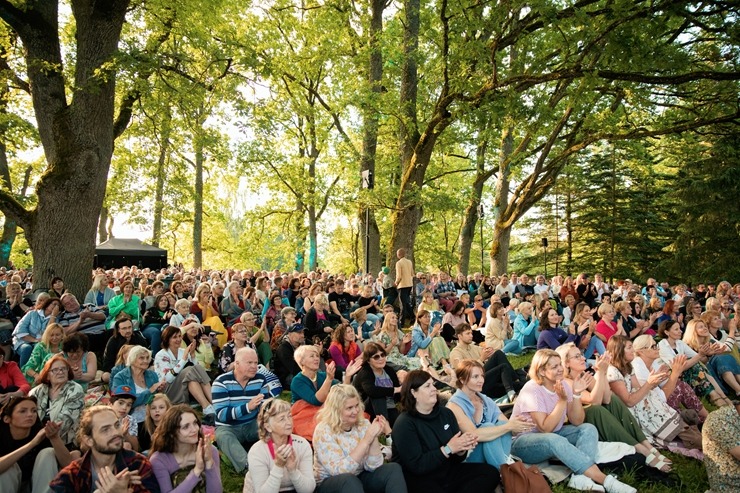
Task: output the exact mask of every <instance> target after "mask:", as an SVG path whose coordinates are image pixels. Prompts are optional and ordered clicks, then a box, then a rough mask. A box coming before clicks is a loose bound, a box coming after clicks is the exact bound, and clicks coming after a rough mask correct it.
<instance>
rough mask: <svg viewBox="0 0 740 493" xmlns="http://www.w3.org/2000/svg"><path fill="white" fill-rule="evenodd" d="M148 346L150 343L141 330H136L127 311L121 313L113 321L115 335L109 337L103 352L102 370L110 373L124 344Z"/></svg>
mask: <svg viewBox="0 0 740 493" xmlns="http://www.w3.org/2000/svg"><path fill="white" fill-rule="evenodd" d="M126 344H128V345H133V346H143V347H148V346H149V343H148V341H147V340H146V338H145V337H144V336H142V335H141V332H134V324H133V322H131V319H130V318H129V316H128V315H126V314H125V313H124V314H122V315H119V316H118V318H117V319H116V321H115V322H114V323H113V335H112V336H111V338H110V339H108V344H106V346H105V352H104V353H103V364H102V366H101V370H103V372H107V373H110V371H111V369H112V368H113V367H114V366H116V358H117V357H118V351H120V350H121V347H122V346H124V345H126Z"/></svg>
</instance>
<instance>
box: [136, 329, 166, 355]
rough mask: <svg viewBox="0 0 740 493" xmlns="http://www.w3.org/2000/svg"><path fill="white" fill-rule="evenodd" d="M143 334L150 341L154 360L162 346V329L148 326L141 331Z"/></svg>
mask: <svg viewBox="0 0 740 493" xmlns="http://www.w3.org/2000/svg"><path fill="white" fill-rule="evenodd" d="M141 334H142V335H143V336H144V337H145V338H146V340H147V341H149V347H150V348H151V349H152V359H154V357H155V356H156V355H157V353H158V352H159V350H160V349H162V348H161V345H162V327H161V326H159V325H147V326H146V327H144V328H143V329H141Z"/></svg>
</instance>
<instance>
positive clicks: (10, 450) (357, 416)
mask: <svg viewBox="0 0 740 493" xmlns="http://www.w3.org/2000/svg"><path fill="white" fill-rule="evenodd" d="M397 257H398V258H397V262H396V264H395V274H396V275H395V276H394V277H392V276H390V275H389V269H387V268H384V269H383V271H381V272H380V273H379V275H378V276H377V278H376V277H374V276H372V275H369V274H368V275H350V276H344V275H330V274H329V273H327V272H310V273H297V272H294V273H292V274H285V273H281V272H280V271H279V270H274V271H272V272H267V271H257V272H254V271H252V270H243V271H239V270H224V271H215V270H214V271H205V270H201V271H189V272H188V271H186V270H184V269H182V268H181V267H173V268H168V269H162V270H159V271H153V270H150V269H139V268H136V267H131V268H123V269H113V270H107V271H106V270H102V269H99V270H96V271H95V272H93V276H92V285H91V288H90V290H89V292H88V293H87V294H86V296H85V297H84V298H83V303H80V302H79V301H78V298H77V297H76V296H75V295H74V294H72V293H70V292H68V291H67V290H66V287H65V285H64V280H63V279H61V278H58V277H55V278H53V279H51V280H50V282H49V283H48V286H39V285H38V284H39V283H38V282H36V280H32V279H31V276H30V274H29V273H27V272H25V271H23V270H18V271H7V270H5V269H0V287H1V288H3V289H2V290H0V294H1V295H2V298H1V299H0V348H2V351H0V406H1V408H0V415H1V416H2V422H0V436H2V437H3V440H0V493H5V492H12V493H18V492H20V491H31V492H33V493H36V492H38V493H41V492H45V491H50V490H51V491H58V492H62V491H65V492H67V491H85V492H88V491H92V492H97V493H114V492H118V491H133V492H146V491H175V492H178V493H179V492H193V491H206V492H209V493H217V492H220V491H222V490H223V482H222V478H221V476H220V474H221V461H222V460H225V461H227V462H228V464H229V465H230V467H232V468H233V469H234V470H235V471H236V472H237V473H240V474H243V475H244V491H245V492H251V491H255V492H278V491H296V492H300V493H304V492H305V493H308V492H313V491H318V492H322V493H323V492H334V491H345V490H347V491H352V492H355V491H356V492H363V491H367V492H393V493H396V492H400V493H403V492H405V491H410V492H425V493H426V492H457V491H460V492H462V491H466V492H467V491H470V492H481V493H482V492H493V491H494V490H495V489H496V487H497V486H499V485H502V486H503V487H504V488H506V484H502V477H505V476H503V475H502V470H503V468H505V467H509V465H511V464H515V463H516V462H517V461H523V462H524V463H526V464H540V465H542V464H545V463H547V462H548V461H552V462H555V463H560V464H563V465H564V466H565V467H567V468H568V469H569V471H570V476H569V478H568V483H567V484H568V486H569V487H571V488H574V489H578V490H590V491H608V492H619V493H622V492H624V493H630V492H635V491H636V489H635V488H634V487H633V486H630V485H628V484H626V483H625V482H622V481H620V480H619V479H618V476H619V475H620V474H621V473H622V472H623V471H625V470H626V469H628V468H633V470H634V468H635V466H636V469H637V472H638V477H640V478H642V479H646V480H654V481H661V482H667V483H670V482H671V481H675V479H671V478H672V476H671V472H672V470H673V464H672V461H671V460H670V458H669V456H667V455H665V451H666V450H671V451H678V452H679V453H684V454H685V455H689V456H692V457H702V456H703V457H704V459H705V460H704V464H705V465H706V469H707V472H708V475H709V482H710V486H711V488H712V491H713V492H724V491H737V488H738V485H740V438H738V437H740V433H739V432H740V404H739V403H738V401H737V400H733V399H737V397H738V395H740V352H739V351H738V347H740V341H737V340H736V330H737V318H736V316H739V315H740V284H737V285H735V286H732V285H730V284H729V283H728V282H726V281H723V282H721V283H719V284H718V285H717V286H716V287H715V286H714V285H711V284H710V285H706V286H705V285H698V286H695V287H689V286H686V285H675V286H670V285H668V284H667V283H662V284H658V283H657V282H656V281H655V280H654V279H648V280H647V281H646V283H645V285H644V286H638V285H636V284H633V283H632V281H631V280H629V279H625V280H620V281H619V282H617V283H616V284H614V285H610V284H608V283H606V282H604V280H603V279H602V278H601V276H600V275H598V274H597V275H596V276H595V278H594V280H593V281H591V280H590V278H589V276H588V275H586V274H581V275H579V276H578V277H577V278H576V279H575V280H573V279H572V278H571V277H565V278H564V277H562V276H555V277H554V278H552V279H550V280H547V279H545V277H544V276H541V275H538V276H536V277H535V278H534V279H533V280H530V279H529V277H528V276H527V275H524V274H523V275H522V276H521V277H518V276H517V275H516V274H513V273H512V274H511V275H502V276H500V277H497V276H482V275H480V274H473V275H470V276H464V275H458V276H457V277H455V278H452V277H451V276H450V275H449V274H448V273H446V272H435V273H431V272H415V271H414V268H413V264H412V262H411V261H410V260H409V259H407V258H406V252H405V251H404V250H399V251H398V254H397ZM528 351H531V352H534V355H533V358H532V360H531V363H530V364H529V365H528V367H525V368H515V367H514V366H513V365H512V364H511V361H510V357H511V356H512V355H520V354H522V353H525V352H528ZM284 391H290V395H289V398H288V397H287V393H286V394H285V395H281V394H283V392H284ZM704 401H707V402H709V403H711V404H712V408H715V407H716V408H717V409H716V410H715V411H713V412H711V413H710V412H709V411H708V409H707V408H706V407H705V405H704ZM733 431H734V432H735V433H733ZM6 437H7V439H6ZM609 442H618V443H621V444H626V445H625V447H626V449H625V450H626V451H625V452H623V453H622V454H621V456H620V457H619V458H617V459H616V460H615V459H612V460H610V461H609V462H605V461H602V462H597V460H598V458H599V457H600V447H601V445H603V444H604V443H609ZM702 454H703V455H702ZM535 474H539V473H538V472H537V473H535Z"/></svg>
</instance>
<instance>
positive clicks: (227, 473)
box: [221, 353, 715, 493]
mask: <svg viewBox="0 0 740 493" xmlns="http://www.w3.org/2000/svg"><path fill="white" fill-rule="evenodd" d="M533 355H534V353H529V354H526V355H523V356H510V357H509V360H510V361H511V363H512V364H513V365H514V368H521V367H523V366H525V365H528V364H529V363H530V361H531V360H532V356H533ZM280 398H281V399H286V400H289V398H290V393H289V392H287V391H286V392H283V394H282V395H281V396H280ZM704 405H705V406H706V407H707V409H709V410H710V411H711V410H713V409H715V407H714V406H712V405H711V404H708V403H706V402H705V403H704ZM665 455H666V456H667V457H668V458H670V459H671V460H672V461H673V472H672V473H671V474H672V475H673V477H674V478H676V479H677V482H678V486H668V485H665V484H655V483H637V482H636V481H635V480H634V477H632V476H631V475H629V474H625V475H623V476H622V477H620V480H622V481H624V482H626V483H628V484H630V485H632V486H634V487H635V488H637V491H639V492H640V493H671V492H681V493H704V492H705V491H706V490H708V489H709V482H708V480H707V473H706V470H705V469H704V464H703V463H701V462H699V461H697V460H695V459H690V458H688V457H684V456H682V455H679V454H673V453H670V452H666V453H665ZM221 480H222V483H223V487H224V491H225V492H227V493H233V492H238V491H242V488H243V486H244V475H242V474H237V473H236V472H235V471H234V468H233V467H232V466H231V464H229V462H228V459H226V458H225V457H224V455H223V454H221ZM566 483H567V482H566V481H564V482H562V483H560V484H557V485H555V486H554V487H553V488H552V490H553V492H555V493H564V492H573V491H576V490H573V489H571V488H568V487H567V486H565V484H566Z"/></svg>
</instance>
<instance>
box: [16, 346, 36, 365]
mask: <svg viewBox="0 0 740 493" xmlns="http://www.w3.org/2000/svg"><path fill="white" fill-rule="evenodd" d="M32 352H33V344H31V343H30V342H24V343H23V344H21V345H20V347H19V348H18V350H17V351H16V353H18V356H19V357H20V363H19V364H18V366H20V367H21V368H23V366H24V365H25V364H26V363H28V360H29V359H31V353H32Z"/></svg>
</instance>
